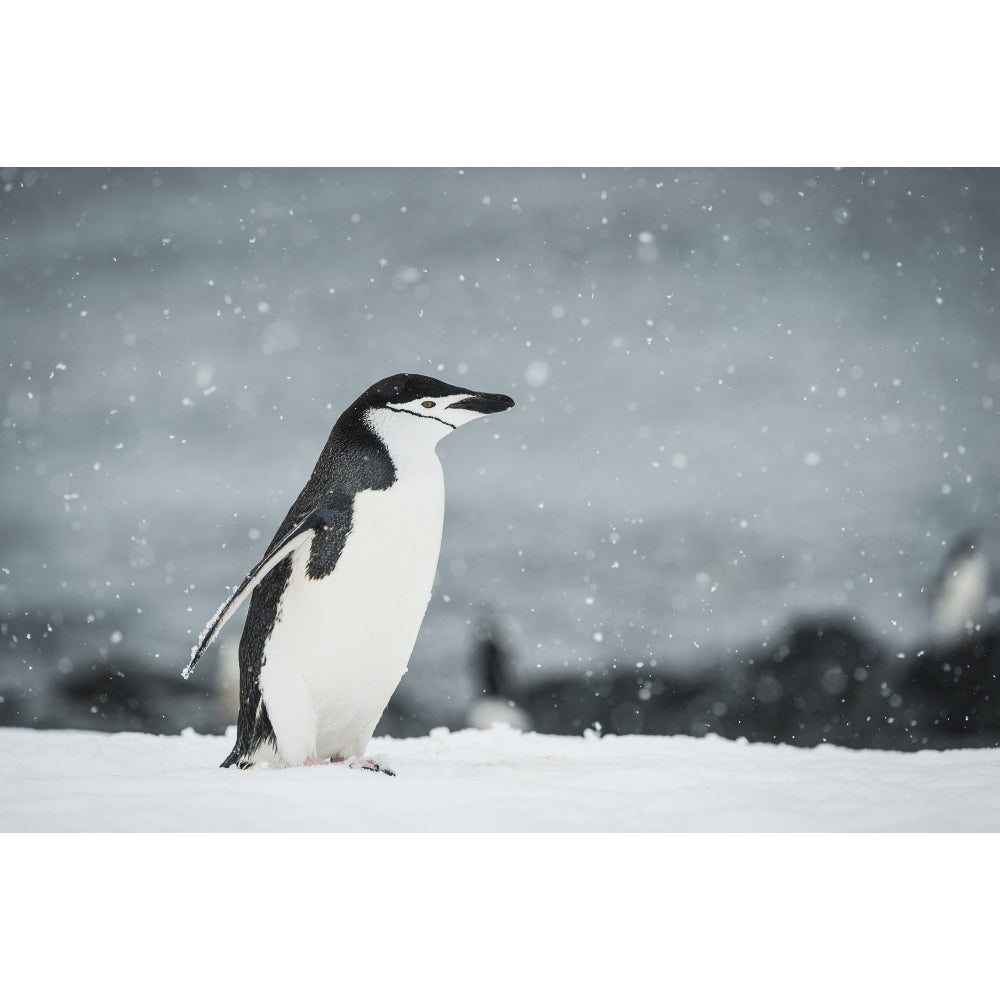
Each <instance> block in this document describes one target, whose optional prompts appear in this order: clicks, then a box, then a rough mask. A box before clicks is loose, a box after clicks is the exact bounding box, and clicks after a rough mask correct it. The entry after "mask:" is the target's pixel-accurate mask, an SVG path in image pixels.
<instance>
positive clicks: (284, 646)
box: [184, 374, 514, 769]
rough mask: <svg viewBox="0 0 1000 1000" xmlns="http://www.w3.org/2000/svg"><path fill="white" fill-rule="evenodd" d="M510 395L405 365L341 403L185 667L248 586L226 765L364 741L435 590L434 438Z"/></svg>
mask: <svg viewBox="0 0 1000 1000" xmlns="http://www.w3.org/2000/svg"><path fill="white" fill-rule="evenodd" d="M513 405H514V401H513V400H512V399H511V398H510V397H509V396H504V395H500V394H497V393H482V392H474V391H472V390H470V389H463V388H460V387H458V386H454V385H448V384H446V383H444V382H441V381H439V380H438V379H434V378H430V377H427V376H424V375H406V374H400V375H394V376H391V377H389V378H386V379H382V381H380V382H376V383H375V384H374V385H373V386H371V387H370V388H369V389H368V390H367V391H366V392H364V393H363V394H362V395H361V396H360V397H359V398H358V399H357V400H355V402H354V403H353V404H352V405H351V406H349V407H348V408H347V409H346V410H345V411H344V413H343V414H342V415H341V417H340V419H339V420H337V422H336V424H335V425H334V428H333V430H332V432H331V433H330V437H329V439H328V440H327V443H326V446H325V447H324V448H323V451H322V453H321V454H320V456H319V460H318V461H317V462H316V467H315V468H314V469H313V473H312V475H311V476H310V477H309V481H308V482H307V483H306V485H305V488H304V489H303V490H302V492H301V493H300V494H299V496H298V499H297V500H296V501H295V503H293V504H292V507H291V509H290V510H289V511H288V513H287V514H286V515H285V519H284V521H282V523H281V526H280V527H279V528H278V531H277V532H276V534H275V536H274V538H273V539H272V540H271V543H270V545H268V547H267V550H266V551H265V552H264V555H263V557H262V558H261V560H260V561H259V562H258V563H257V565H256V566H255V567H254V568H253V569H252V570H251V571H250V572H249V573H248V574H247V576H246V578H245V579H244V580H243V582H242V583H241V584H240V585H239V587H237V589H236V590H235V591H234V592H233V594H232V595H231V596H230V597H229V599H228V600H227V601H226V602H225V603H224V604H223V605H222V607H220V608H219V610H218V612H217V613H216V615H215V616H214V617H213V618H212V620H211V621H210V622H209V623H208V625H207V626H206V628H205V631H204V632H203V634H202V636H201V638H200V639H199V641H198V644H197V646H195V647H194V649H193V650H192V654H191V662H190V663H189V664H188V666H187V667H186V668H185V670H184V676H185V677H187V676H188V675H189V674H190V672H191V670H192V669H193V668H194V666H195V664H196V663H197V662H198V660H199V659H200V658H201V656H202V654H203V653H204V652H205V650H206V649H207V648H208V646H209V644H210V643H211V642H212V640H213V639H214V638H215V637H216V636H217V635H218V633H219V630H220V629H221V628H222V627H223V625H225V623H226V622H227V621H228V620H229V618H230V617H231V616H232V615H233V613H234V612H235V611H236V610H237V609H238V608H239V606H240V605H241V604H242V603H243V602H244V600H246V598H247V597H250V608H249V611H248V612H247V619H246V624H245V626H244V628H243V636H242V638H241V640H240V650H239V661H240V707H239V715H238V718H237V736H236V745H235V746H234V747H233V750H232V752H231V753H230V754H229V756H228V757H227V758H226V759H225V761H223V764H222V766H223V767H229V766H230V765H232V764H236V765H237V766H239V767H241V768H246V767H250V766H252V765H253V764H254V763H257V762H258V761H261V760H270V761H276V762H280V763H283V764H287V765H298V764H304V763H314V762H325V761H326V760H335V761H339V760H348V761H350V760H355V759H357V758H359V757H360V756H361V755H362V754H363V753H364V750H365V747H366V746H367V744H368V741H369V739H370V738H371V735H372V732H373V731H374V729H375V726H376V724H377V723H378V720H379V717H380V716H381V714H382V712H383V710H384V708H385V706H386V704H387V703H388V701H389V698H390V696H391V695H392V692H393V691H394V690H395V688H396V686H397V685H398V683H399V681H400V679H401V678H402V676H403V673H404V672H405V670H406V664H407V661H408V660H409V658H410V653H411V652H412V650H413V645H414V643H415V642H416V638H417V632H418V631H419V628H420V623H421V622H422V621H423V617H424V612H425V611H426V609H427V604H428V602H429V601H430V596H431V586H432V584H433V582H434V573H435V570H436V567H437V560H438V553H439V551H440V545H441V529H442V524H443V519H444V476H443V473H442V469H441V463H440V461H439V460H438V457H437V454H436V452H435V448H436V446H437V443H438V442H439V441H440V440H441V439H442V438H443V437H445V436H446V435H447V434H450V433H451V431H453V430H455V429H456V428H457V427H460V426H461V425H462V424H465V423H468V422H469V421H471V420H474V419H476V418H477V417H480V416H483V415H484V414H488V413H499V412H501V411H503V410H506V409H509V408H510V407H511V406H513ZM361 763H362V764H364V765H365V766H373V767H374V766H375V765H371V763H370V762H361ZM376 769H377V767H376Z"/></svg>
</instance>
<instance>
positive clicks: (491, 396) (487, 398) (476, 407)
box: [445, 392, 514, 413]
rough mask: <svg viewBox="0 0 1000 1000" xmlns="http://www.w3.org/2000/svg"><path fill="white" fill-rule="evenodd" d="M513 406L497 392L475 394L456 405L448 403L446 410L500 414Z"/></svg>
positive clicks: (507, 397)
mask: <svg viewBox="0 0 1000 1000" xmlns="http://www.w3.org/2000/svg"><path fill="white" fill-rule="evenodd" d="M513 405H514V400H513V399H511V398H510V396H504V395H503V394H502V393H499V392H477V393H473V395H471V396H469V398H468V399H460V400H459V401H458V402H457V403H449V404H448V406H446V407H445V409H446V410H472V411H473V412H474V413H502V412H503V411H504V410H509V409H510V408H511V407H512V406H513Z"/></svg>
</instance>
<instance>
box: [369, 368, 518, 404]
mask: <svg viewBox="0 0 1000 1000" xmlns="http://www.w3.org/2000/svg"><path fill="white" fill-rule="evenodd" d="M458 395H465V396H468V397H469V398H468V399H460V400H457V401H456V402H454V403H451V404H450V406H453V407H455V408H456V409H466V410H475V411H476V412H478V413H500V412H501V411H503V410H509V409H510V408H511V407H512V406H513V405H514V400H513V399H511V398H510V396H504V395H502V394H501V393H495V392H477V391H476V390H475V389H464V388H462V386H460V385H450V384H449V383H448V382H442V381H441V380H440V379H436V378H431V377H430V376H429V375H408V374H406V373H405V372H401V373H400V374H399V375H390V376H389V377H388V378H384V379H381V380H380V381H378V382H376V383H375V384H374V385H373V386H370V387H369V388H368V389H367V390H366V391H365V392H364V393H362V395H361V396H360V397H359V398H358V400H357V403H359V404H361V405H362V406H364V407H370V406H386V405H387V404H389V403H396V404H401V403H412V402H413V401H414V400H415V399H441V398H443V397H445V396H458Z"/></svg>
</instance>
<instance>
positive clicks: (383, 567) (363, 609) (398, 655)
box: [260, 456, 444, 763]
mask: <svg viewBox="0 0 1000 1000" xmlns="http://www.w3.org/2000/svg"><path fill="white" fill-rule="evenodd" d="M443 520H444V480H443V475H442V471H441V465H440V462H438V460H437V457H436V456H433V461H432V462H428V463H427V464H426V465H425V466H424V467H423V468H421V470H420V471H419V474H409V475H407V476H405V477H403V478H400V479H397V480H396V482H395V483H394V484H393V485H392V486H391V487H390V488H389V489H380V490H375V489H369V490H363V491H361V492H359V493H357V494H355V496H354V498H353V502H352V508H351V524H350V530H349V532H348V534H347V537H346V540H345V541H344V542H343V547H342V549H341V551H340V552H339V557H338V558H337V559H336V562H335V565H333V567H332V568H331V569H330V570H329V571H327V572H324V571H323V570H324V567H323V566H322V565H321V564H320V565H319V566H317V562H316V559H315V558H314V557H313V549H314V548H316V547H317V546H318V545H321V544H322V539H321V538H320V537H319V536H317V538H316V540H315V541H314V542H313V544H312V545H304V546H302V547H300V548H299V549H297V550H296V551H295V552H294V553H293V554H292V556H291V557H290V559H291V568H290V575H289V579H288V582H287V584H286V586H285V589H284V592H283V593H282V596H281V599H280V601H279V602H278V606H277V609H276V612H275V617H274V623H273V626H272V628H271V630H270V634H269V636H268V638H267V641H266V642H265V644H264V650H263V656H262V663H261V672H260V690H261V694H262V696H263V699H264V702H265V704H266V706H267V712H268V715H269V717H270V721H271V724H272V726H273V729H274V732H275V734H276V736H277V740H278V752H279V755H280V756H281V757H282V758H283V759H284V760H285V761H287V762H288V763H301V762H302V760H304V759H305V758H307V757H310V756H319V757H334V758H343V757H349V756H353V755H360V754H361V753H362V752H363V751H364V748H365V746H366V745H367V743H368V741H369V739H370V738H371V734H372V732H373V731H374V729H375V726H376V724H377V722H378V719H379V717H380V716H381V714H382V712H383V710H384V709H385V706H386V704H387V703H388V701H389V698H390V696H391V695H392V692H393V691H394V690H395V688H396V686H397V685H398V684H399V681H400V679H401V678H402V676H403V673H404V672H405V670H406V664H407V661H408V660H409V658H410V653H411V652H412V651H413V646H414V643H415V642H416V638H417V633H418V631H419V629H420V624H421V622H422V621H423V617H424V613H425V611H426V610H427V604H428V602H429V600H430V596H431V587H432V585H433V583H434V574H435V570H436V567H437V560H438V554H439V551H440V547H441V530H442V524H443Z"/></svg>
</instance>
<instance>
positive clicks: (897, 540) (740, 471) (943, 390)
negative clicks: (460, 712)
mask: <svg viewBox="0 0 1000 1000" xmlns="http://www.w3.org/2000/svg"><path fill="white" fill-rule="evenodd" d="M998 236H1000V173H998V172H997V171H995V170H919V169H897V170H881V169H868V170H861V169H845V170H839V171H833V170H806V169H781V170H777V169H776V170H760V169H720V170H707V169H705V170H702V169H685V170H672V169H633V170H622V169H601V170H590V169H587V170H583V169H579V170H577V169H560V170H551V169H544V170H542V169H525V170H520V169H518V170H513V169H497V170H484V169H475V170H464V171H463V170H444V169H442V170H398V169H386V170H375V169H371V170H312V169H309V170H281V169H269V170H255V169H246V170H229V169H206V170H175V169H170V170H114V169H110V170H105V169H101V170H83V169H64V170H34V169H31V170H29V169H23V170H18V169H7V170H4V171H2V173H0V323H2V344H3V364H2V367H0V379H2V382H0V402H2V409H3V413H2V417H3V422H2V442H3V444H2V448H3V464H2V489H0V620H2V623H3V625H2V629H3V636H2V639H3V641H2V643H0V647H2V656H3V659H2V661H0V696H2V697H4V698H5V699H6V701H7V704H12V703H14V702H15V701H17V703H18V704H19V705H20V706H21V707H20V708H19V714H18V716H17V718H6V719H5V721H8V722H13V723H14V724H31V723H32V721H37V713H36V712H35V710H34V708H33V706H37V705H39V704H41V703H42V701H43V700H44V698H45V697H46V692H47V691H48V690H49V688H50V686H51V684H52V682H53V680H55V679H58V678H72V677H73V676H74V673H75V672H77V671H79V670H80V669H82V668H83V667H84V666H90V665H92V664H93V663H98V662H100V663H105V664H112V665H113V664H115V663H121V664H134V665H136V667H137V669H141V670H142V671H145V672H148V673H149V674H150V675H156V676H158V677H159V676H162V677H164V678H170V679H171V680H172V679H174V678H176V677H177V676H178V675H179V672H180V670H181V668H182V667H183V666H184V664H185V662H186V660H187V656H188V651H189V649H190V647H191V645H192V643H193V642H194V640H195V638H196V637H197V635H198V633H199V632H200V631H201V629H202V627H203V625H204V623H205V621H206V620H207V619H208V618H209V616H210V615H211V614H212V613H213V612H214V611H215V609H216V607H217V606H218V605H219V603H220V602H221V601H222V600H223V598H224V597H225V595H226V588H227V587H231V586H233V585H235V584H236V583H238V582H239V581H240V580H241V579H242V577H243V575H244V574H245V572H246V571H247V570H248V569H249V568H250V566H252V565H253V563H254V562H255V561H256V560H257V558H258V557H259V556H260V554H261V553H262V552H263V549H264V547H265V546H266V544H267V542H268V541H269V539H270V537H271V534H272V533H273V531H274V530H275V528H276V526H277V524H278V523H279V521H280V520H281V518H282V516H283V514H284V512H285V510H286V509H287V507H288V506H289V504H290V503H291V501H292V500H293V499H294V498H295V496H296V494H297V492H298V490H299V489H300V488H301V486H302V484H303V483H304V482H305V479H306V477H307V476H308V474H309V472H310V471H311V469H312V465H313V462H314V461H315V459H316V456H317V455H318V453H319V451H320V449H321V447H322V445H323V443H324V442H325V440H326V437H327V435H328V433H329V430H330V427H331V426H332V423H333V421H334V420H335V419H336V417H337V415H339V413H340V412H341V410H342V409H343V408H344V407H345V406H346V405H348V404H349V403H350V402H351V401H352V400H353V399H354V398H355V397H356V396H357V395H359V394H360V392H361V391H362V390H363V389H364V388H365V387H367V386H368V385H369V384H370V383H371V382H373V381H375V380H377V379H379V378H381V377H383V376H385V375H388V374H392V373H394V372H397V371H413V372H423V373H426V374H432V375H436V376H437V377H439V378H442V379H444V380H446V381H451V382H456V383H458V384H460V385H465V386H469V387H471V388H475V389H482V390H488V391H494V392H507V393H510V394H511V395H512V396H513V397H514V398H515V399H516V401H517V407H516V408H515V409H514V410H512V411H511V412H509V413H506V414H503V415H501V416H498V417H494V418H489V419H487V420H483V421H479V422H477V423H476V424H475V425H473V426H472V427H471V428H469V429H468V430H466V431H463V432H462V433H460V434H456V435H454V436H452V437H451V438H449V439H448V440H447V441H445V442H444V443H443V444H442V446H441V448H440V452H439V453H440V455H441V459H442V462H443V465H444V467H445V477H446V482H447V490H448V501H447V502H448V509H447V513H446V522H445V531H444V541H443V546H442V552H441V561H440V565H439V572H438V579H437V584H436V587H435V591H434V597H433V600H432V602H431V605H430V609H429V611H428V614H427V618H426V620H425V624H424V628H423V631H422V632H421V635H420V638H419V640H418V643H417V647H416V650H415V652H414V656H413V659H412V661H411V665H410V671H409V673H408V674H407V676H406V677H405V678H404V681H403V684H402V686H401V691H402V692H403V693H405V694H407V695H408V696H409V697H411V698H412V699H414V700H415V701H417V702H420V703H421V704H423V705H425V706H428V707H429V708H430V709H431V710H433V707H434V706H450V707H452V708H454V707H456V706H458V707H460V706H462V705H463V704H465V703H466V702H467V701H468V700H469V698H470V697H471V695H472V692H473V681H472V677H471V675H470V673H469V671H468V669H467V661H468V657H469V651H470V649H471V646H472V643H473V640H474V633H475V627H476V625H477V624H478V623H479V622H480V621H481V620H482V619H483V618H484V617H489V618H492V619H495V620H496V621H498V622H499V623H500V625H501V627H502V629H503V631H504V635H505V636H506V637H507V639H508V642H509V643H510V645H511V648H512V650H513V651H514V653H515V657H516V665H517V669H518V671H519V672H520V673H521V674H522V676H524V677H529V676H551V675H555V674H559V673H563V674H565V673H574V672H580V671H586V670H599V669H603V668H604V667H605V666H606V665H608V664H611V663H612V662H617V663H634V662H637V661H643V662H646V663H648V662H650V661H655V662H656V663H658V664H660V665H663V666H667V665H669V666H671V667H673V668H675V669H680V670H689V669H695V668H696V667H697V666H698V665H699V664H701V663H705V662H708V659H709V658H719V657H722V658H725V657H726V656H731V655H734V654H735V653H736V651H738V650H739V649H740V648H741V646H743V645H744V644H746V643H748V642H751V641H754V642H756V641H759V640H761V639H763V638H766V637H767V636H768V635H772V634H776V633H777V632H779V631H780V630H781V629H782V628H783V627H784V626H785V624H786V623H787V622H788V620H789V619H790V618H791V617H793V616H795V615H797V614H800V613H802V612H813V611H837V612H839V613H842V614H845V615H848V616H850V615H855V616H857V619H858V622H859V624H861V625H863V626H864V627H866V628H868V629H870V630H872V631H873V632H875V633H876V634H877V635H879V636H881V637H882V638H883V639H884V641H885V642H886V643H888V644H889V645H890V646H898V647H899V648H901V649H902V648H904V647H912V646H915V645H919V644H920V643H921V642H922V641H923V640H924V639H925V637H926V636H927V634H928V629H929V621H928V610H927V597H926V589H927V585H928V584H929V582H930V580H931V579H932V577H933V575H934V573H935V571H936V570H937V568H938V565H939V564H940V561H941V559H942V557H943V555H944V552H945V549H946V547H947V546H948V545H950V544H951V542H953V541H954V539H955V538H956V536H957V535H959V534H960V533H962V532H963V531H966V530H968V529H976V530H978V531H980V532H981V533H982V535H981V538H982V546H983V548H984V549H985V551H986V552H987V553H988V554H989V555H990V557H991V558H992V559H993V561H994V563H995V562H996V560H997V558H998V556H1000V526H998V519H997V510H998V501H1000V468H998V461H997V459H998V450H1000V433H998V432H1000V420H998V410H1000V341H998V312H997V308H998V304H1000V285H998V274H997V264H998ZM992 610H993V611H996V610H997V609H996V606H995V602H994V606H993V609H992ZM240 625H241V620H240V621H234V622H232V623H231V624H230V625H229V626H228V628H227V632H228V634H229V636H230V637H231V638H235V637H237V636H238V634H239V630H240ZM215 668H216V661H215V660H212V659H208V660H206V662H205V664H204V665H203V666H202V667H200V668H199V670H200V671H201V672H203V673H204V674H205V675H206V677H207V678H208V679H210V675H211V673H212V671H213V670H214V669H215ZM52 718H53V716H51V715H50V717H49V722H50V723H51V721H52ZM57 721H58V720H57Z"/></svg>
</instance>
